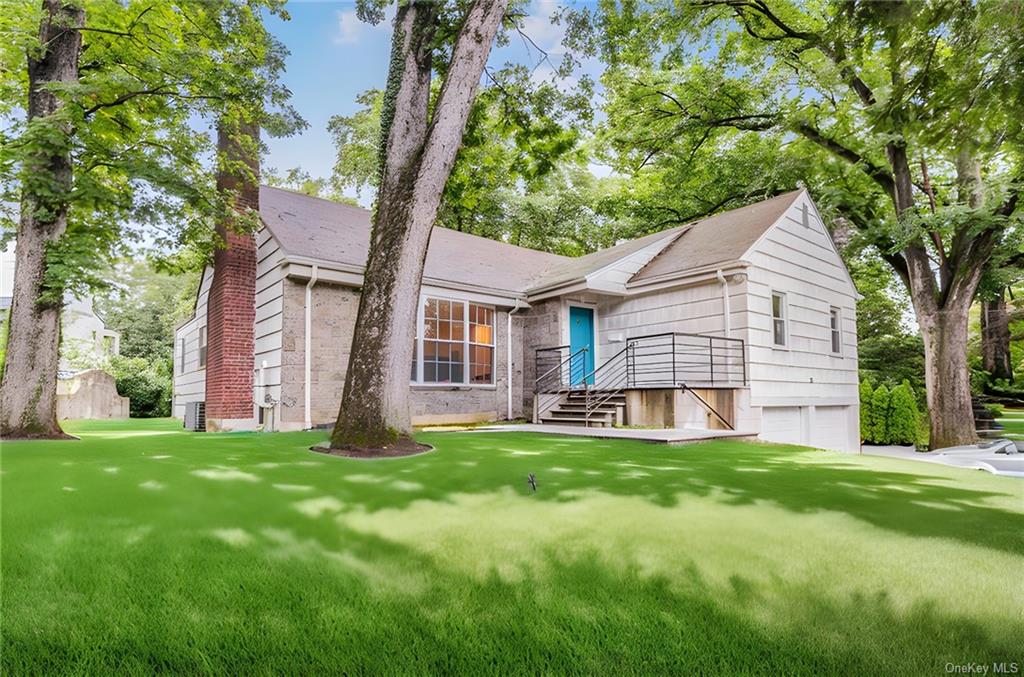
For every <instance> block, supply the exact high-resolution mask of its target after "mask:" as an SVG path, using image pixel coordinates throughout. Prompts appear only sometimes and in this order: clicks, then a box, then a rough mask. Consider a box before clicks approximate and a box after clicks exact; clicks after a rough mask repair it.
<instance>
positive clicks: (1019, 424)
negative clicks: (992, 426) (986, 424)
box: [996, 409, 1024, 440]
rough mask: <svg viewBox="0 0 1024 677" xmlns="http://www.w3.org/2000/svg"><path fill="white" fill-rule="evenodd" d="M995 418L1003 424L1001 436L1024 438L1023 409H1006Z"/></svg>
mask: <svg viewBox="0 0 1024 677" xmlns="http://www.w3.org/2000/svg"><path fill="white" fill-rule="evenodd" d="M996 420H997V421H999V423H1001V424H1002V425H1003V432H1002V433H1001V435H1002V436H1004V437H1010V438H1013V439H1017V440H1024V409H1006V410H1004V411H1003V415H1002V417H1000V418H998V419H996Z"/></svg>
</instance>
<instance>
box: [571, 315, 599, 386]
mask: <svg viewBox="0 0 1024 677" xmlns="http://www.w3.org/2000/svg"><path fill="white" fill-rule="evenodd" d="M581 348H586V349H587V351H586V352H585V353H583V355H582V356H581V357H577V358H575V359H573V360H572V369H570V376H571V378H570V381H569V383H570V384H571V385H579V384H581V383H583V377H584V376H587V379H586V380H587V383H590V384H593V383H594V377H593V375H590V374H591V372H592V371H594V311H593V310H592V309H590V308H579V307H577V306H569V349H570V351H571V352H572V354H573V355H575V354H576V352H577V351H578V350H580V349H581Z"/></svg>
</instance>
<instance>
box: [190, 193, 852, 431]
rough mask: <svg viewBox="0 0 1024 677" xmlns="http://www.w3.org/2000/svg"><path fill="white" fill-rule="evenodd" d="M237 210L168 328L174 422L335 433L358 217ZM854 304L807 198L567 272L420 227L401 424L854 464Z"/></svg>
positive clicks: (672, 233)
mask: <svg viewBox="0 0 1024 677" xmlns="http://www.w3.org/2000/svg"><path fill="white" fill-rule="evenodd" d="M252 193H255V191H252ZM248 203H249V204H250V205H251V206H258V208H259V211H260V214H261V216H262V218H263V222H264V224H265V225H264V227H263V228H261V229H260V230H259V232H258V233H257V234H256V236H255V238H251V237H244V236H231V237H229V246H228V247H227V249H225V250H221V251H220V252H218V257H217V259H216V262H215V265H214V266H212V267H208V268H207V270H206V271H205V272H204V275H203V277H202V283H201V285H200V288H199V292H198V296H197V299H196V307H195V308H196V309H195V315H194V316H193V317H192V318H191V319H189V320H188V321H186V322H184V323H183V324H182V325H180V326H179V327H178V329H177V331H176V334H175V379H174V415H175V416H179V417H181V416H183V415H184V413H185V408H186V404H187V403H189V402H201V401H205V402H206V405H205V408H206V420H207V424H208V425H209V426H210V429H252V428H255V427H257V426H258V425H261V424H262V425H263V426H264V427H265V428H269V429H275V430H296V429H304V428H309V427H312V426H323V425H328V424H331V423H333V421H334V420H335V418H336V416H337V413H338V406H339V404H340V400H341V394H342V389H343V387H344V380H345V370H346V368H347V365H348V352H349V347H350V344H351V340H352V334H353V329H354V325H355V318H356V312H357V309H358V304H359V287H360V285H361V284H362V271H363V265H364V262H365V260H366V256H367V251H368V243H369V233H370V213H369V212H368V211H366V210H363V209H359V208H357V207H352V206H349V205H344V204H338V203H334V202H330V201H327V200H321V199H317V198H311V197H307V196H304V195H300V194H297V193H292V192H290V191H285V190H281V189H276V188H268V187H263V188H261V189H260V190H259V195H258V197H257V196H256V195H255V194H253V195H250V197H249V200H248ZM215 271H216V272H215ZM856 298H857V292H856V289H855V288H854V285H853V282H852V280H851V279H850V276H849V274H848V272H847V271H846V268H845V267H844V265H843V262H842V260H841V259H840V257H839V255H838V253H837V251H836V249H835V246H834V245H833V243H832V239H831V237H830V236H829V234H828V231H827V230H826V229H825V227H824V225H823V223H822V220H821V216H820V215H819V213H818V210H817V209H816V208H815V206H814V203H813V201H812V200H811V198H810V196H809V195H808V193H807V192H806V191H804V190H798V191H794V192H790V193H787V194H785V195H780V196H778V197H775V198H772V199H770V200H766V201H764V202H760V203H757V204H754V205H750V206H747V207H743V208H740V209H736V210H733V211H729V212H725V213H723V214H718V215H716V216H713V217H710V218H708V219H704V220H701V221H698V222H695V223H692V224H687V225H684V226H680V227H677V228H673V229H670V230H666V231H663V232H660V233H655V234H653V235H648V236H646V237H642V238H639V239H637V240H632V241H629V242H625V243H622V244H620V245H617V246H615V247H612V248H609V249H605V250H602V251H599V252H596V253H594V254H590V255H588V256H584V257H580V258H568V257H563V256H557V255H554V254H547V253H543V252H538V251H533V250H529V249H523V248H519V247H515V246H512V245H509V244H505V243H502V242H497V241H493V240H488V239H485V238H480V237H476V236H473V235H467V234H464V233H460V232H456V231H453V230H448V229H445V228H435V229H434V232H433V235H432V237H431V242H430V248H429V251H428V253H427V259H426V268H425V272H424V279H423V285H422V290H421V303H420V313H419V318H418V331H417V336H416V339H415V358H414V361H413V363H412V364H410V365H409V366H408V368H409V376H410V390H411V407H412V412H411V413H412V416H413V422H414V423H416V424H427V423H446V422H459V421H482V420H493V419H504V418H509V419H511V418H518V417H526V418H533V419H535V420H538V421H541V422H552V423H556V422H557V423H577V424H584V423H586V424H589V425H609V424H613V423H621V424H626V425H664V426H669V427H673V426H674V427H698V428H723V427H731V428H735V429H737V430H740V431H746V432H749V433H751V434H756V435H758V436H759V437H760V438H761V439H764V440H769V441H776V442H791V443H795V444H805V445H813V446H819V447H823V448H832V449H841V450H855V449H856V448H857V446H858V442H859V440H858V435H859V427H858V419H859V411H858V406H859V405H858V388H857V345H856V318H855V302H856Z"/></svg>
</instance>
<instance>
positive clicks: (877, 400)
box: [868, 385, 892, 444]
mask: <svg viewBox="0 0 1024 677" xmlns="http://www.w3.org/2000/svg"><path fill="white" fill-rule="evenodd" d="M891 399H892V397H891V395H890V393H889V389H888V388H886V387H885V385H880V386H878V390H876V391H875V392H874V394H873V395H872V396H871V412H870V414H871V417H870V419H869V425H868V432H869V433H870V436H869V438H868V441H870V442H873V443H874V444H889V406H890V403H891Z"/></svg>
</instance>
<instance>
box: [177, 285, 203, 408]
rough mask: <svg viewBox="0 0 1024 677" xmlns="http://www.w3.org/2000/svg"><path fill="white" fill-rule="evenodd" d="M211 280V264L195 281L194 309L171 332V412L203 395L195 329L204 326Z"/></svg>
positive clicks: (197, 400)
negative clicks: (172, 374)
mask: <svg viewBox="0 0 1024 677" xmlns="http://www.w3.org/2000/svg"><path fill="white" fill-rule="evenodd" d="M212 282H213V268H212V267H210V266H207V267H206V269H205V270H203V277H202V279H201V280H200V282H199V292H198V294H197V296H196V312H195V315H194V316H193V317H192V319H191V320H189V321H188V322H185V323H184V324H182V325H181V326H180V327H178V328H177V329H176V330H175V332H174V395H173V399H172V407H171V415H172V416H175V417H177V418H183V417H184V416H185V403H186V402H199V401H202V400H204V399H205V398H206V367H205V366H204V367H200V366H199V329H200V327H205V326H206V302H207V299H208V298H209V296H210V284H211V283H212ZM182 339H184V341H185V359H184V362H182V355H181V341H182Z"/></svg>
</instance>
